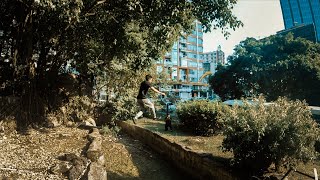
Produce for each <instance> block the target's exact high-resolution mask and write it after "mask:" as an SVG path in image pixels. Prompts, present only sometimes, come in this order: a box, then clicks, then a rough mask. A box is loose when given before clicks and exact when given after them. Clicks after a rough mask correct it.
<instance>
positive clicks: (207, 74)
mask: <svg viewBox="0 0 320 180" xmlns="http://www.w3.org/2000/svg"><path fill="white" fill-rule="evenodd" d="M210 75H212V72H210V71H207V72H205V73H204V74H203V75H202V76H201V77H200V79H199V82H201V81H202V79H204V78H205V77H207V76H210Z"/></svg>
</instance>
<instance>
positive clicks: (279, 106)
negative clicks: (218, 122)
mask: <svg viewBox="0 0 320 180" xmlns="http://www.w3.org/2000/svg"><path fill="white" fill-rule="evenodd" d="M263 103H264V100H263V99H260V100H259V102H258V104H257V105H254V106H253V105H251V106H250V105H249V104H247V103H246V104H245V105H244V106H242V107H239V106H235V107H233V108H231V109H230V111H229V112H227V113H224V114H222V115H221V119H222V121H223V123H224V135H225V139H224V141H223V145H222V146H223V148H224V149H225V150H227V151H232V152H233V153H234V161H233V162H234V163H235V165H239V167H243V168H246V169H247V168H248V169H250V170H251V171H252V172H255V173H259V172H262V171H264V170H266V169H267V168H268V167H269V166H270V165H271V164H274V165H275V167H276V170H279V168H280V167H288V166H290V167H294V166H295V165H296V163H297V162H300V161H303V162H307V161H309V160H312V159H313V158H315V157H316V152H315V148H314V145H315V142H316V140H317V138H318V136H319V129H318V126H317V124H316V123H315V121H314V120H313V119H312V117H311V112H310V110H309V109H308V107H307V104H306V103H304V102H301V101H288V100H287V99H285V98H279V99H278V100H277V101H275V102H274V104H271V105H268V106H266V105H264V104H263Z"/></svg>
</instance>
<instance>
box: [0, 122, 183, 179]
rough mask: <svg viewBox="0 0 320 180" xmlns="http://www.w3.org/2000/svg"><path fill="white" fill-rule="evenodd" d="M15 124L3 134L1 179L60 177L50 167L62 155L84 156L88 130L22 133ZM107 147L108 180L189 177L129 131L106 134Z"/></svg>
mask: <svg viewBox="0 0 320 180" xmlns="http://www.w3.org/2000/svg"><path fill="white" fill-rule="evenodd" d="M13 126H14V125H12V127H10V128H6V129H5V133H0V180H4V179H14V180H16V179H18V180H37V179H39V180H43V179H48V180H51V179H52V180H59V179H67V177H66V176H65V175H62V174H61V175H55V174H52V173H51V172H50V168H51V167H53V166H55V165H57V164H59V163H60V162H61V161H60V160H59V159H58V158H59V157H60V156H62V155H64V154H67V153H74V154H76V155H78V156H83V153H84V150H86V148H87V144H88V140H87V135H88V130H83V129H78V128H68V127H57V128H53V129H48V128H39V129H37V130H34V129H31V130H29V131H28V132H26V133H24V134H22V133H19V132H17V131H15V130H14V128H13ZM103 150H104V155H105V160H106V163H105V167H106V170H107V172H108V179H111V180H114V179H115V180H117V179H146V180H149V179H157V180H170V179H175V180H176V179H177V180H178V179H188V178H185V177H184V175H183V173H181V172H179V171H178V170H177V169H175V168H174V167H173V166H171V165H170V163H168V162H167V161H165V160H164V157H161V156H159V155H158V154H157V153H155V152H153V151H152V150H151V149H149V148H148V147H147V146H145V145H143V144H142V143H140V142H139V141H137V140H134V139H133V138H131V137H129V136H128V135H125V134H121V133H120V134H119V135H118V136H114V135H111V134H107V135H103Z"/></svg>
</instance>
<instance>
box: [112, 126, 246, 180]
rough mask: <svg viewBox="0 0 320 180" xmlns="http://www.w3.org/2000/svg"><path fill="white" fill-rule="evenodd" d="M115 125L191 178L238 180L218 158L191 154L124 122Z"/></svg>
mask: <svg viewBox="0 0 320 180" xmlns="http://www.w3.org/2000/svg"><path fill="white" fill-rule="evenodd" d="M117 125H118V126H120V127H121V128H122V130H123V131H125V132H126V133H128V134H129V135H131V136H133V137H134V138H136V139H138V140H140V141H141V142H143V143H145V144H147V145H148V146H150V147H151V148H152V149H153V150H155V151H157V152H158V153H160V154H161V155H163V156H164V157H166V158H167V159H168V160H170V161H171V162H172V163H173V164H174V165H175V166H176V167H178V168H179V169H181V170H182V171H183V172H185V173H187V174H189V175H190V176H192V177H193V178H196V179H206V180H209V179H219V180H225V179H226V180H231V179H232V180H234V179H240V178H238V177H236V176H235V175H233V174H232V173H231V172H230V171H229V170H228V169H227V168H226V167H225V166H224V165H223V164H222V163H221V162H219V160H218V158H215V157H213V156H212V155H211V154H206V153H197V152H193V151H191V150H189V149H186V148H184V147H183V146H181V145H179V144H177V143H174V142H171V141H169V140H167V139H165V138H163V137H161V136H160V135H158V134H156V133H153V132H151V131H149V130H147V129H144V128H141V127H138V126H135V125H131V124H129V123H126V122H124V121H117Z"/></svg>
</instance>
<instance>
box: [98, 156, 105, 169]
mask: <svg viewBox="0 0 320 180" xmlns="http://www.w3.org/2000/svg"><path fill="white" fill-rule="evenodd" d="M105 162H106V159H105V158H104V155H102V156H100V157H99V158H98V160H97V163H98V164H100V165H102V166H104V164H105Z"/></svg>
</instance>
